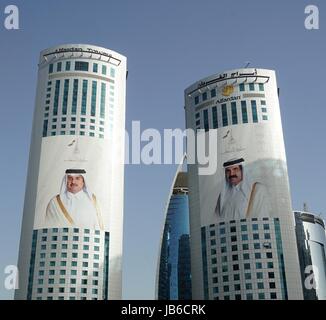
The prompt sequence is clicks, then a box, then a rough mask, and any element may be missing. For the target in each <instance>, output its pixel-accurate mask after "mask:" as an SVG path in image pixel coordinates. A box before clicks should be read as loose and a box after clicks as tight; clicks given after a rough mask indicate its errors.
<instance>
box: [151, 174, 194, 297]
mask: <svg viewBox="0 0 326 320" xmlns="http://www.w3.org/2000/svg"><path fill="white" fill-rule="evenodd" d="M155 290H156V299H158V300H191V298H192V294H191V268H190V239H189V206H188V182H187V173H186V172H182V171H180V168H179V170H178V172H177V174H176V177H175V179H174V181H173V184H172V189H171V192H170V195H169V201H168V207H167V210H166V214H165V224H164V230H163V235H162V238H161V246H160V254H159V260H158V270H157V276H156V288H155Z"/></svg>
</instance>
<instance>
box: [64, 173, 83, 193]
mask: <svg viewBox="0 0 326 320" xmlns="http://www.w3.org/2000/svg"><path fill="white" fill-rule="evenodd" d="M83 188H84V178H83V177H82V176H81V175H78V176H71V175H68V176H67V190H68V191H69V192H71V193H77V192H79V191H80V190H82V189H83Z"/></svg>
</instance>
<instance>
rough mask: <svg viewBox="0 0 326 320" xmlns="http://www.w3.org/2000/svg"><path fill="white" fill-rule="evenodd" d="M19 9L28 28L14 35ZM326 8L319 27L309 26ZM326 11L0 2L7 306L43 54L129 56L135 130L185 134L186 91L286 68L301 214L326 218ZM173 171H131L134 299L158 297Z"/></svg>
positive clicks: (216, 1) (182, 3)
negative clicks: (244, 73)
mask: <svg viewBox="0 0 326 320" xmlns="http://www.w3.org/2000/svg"><path fill="white" fill-rule="evenodd" d="M9 4H16V5H17V6H18V8H19V10H20V30H11V31H9V30H6V29H5V28H4V26H3V23H2V21H1V20H3V21H4V19H5V15H4V13H3V12H4V8H5V7H6V6H7V5H9ZM309 4H314V5H317V6H318V8H319V11H320V29H319V30H312V31H308V30H306V29H305V28H304V20H305V17H306V15H305V14H304V9H305V7H306V6H307V5H309ZM325 15H326V4H325V1H322V0H318V1H317V0H314V1H313V0H311V1H310V0H309V1H303V0H296V1H293V0H287V1H284V0H283V1H281V0H273V1H267V0H264V1H262V0H247V1H241V0H235V1H224V0H202V1H194V0H187V1H186V0H179V1H172V0H165V1H161V0H137V1H134V0H120V1H112V0H111V1H105V0H92V1H77V0H71V1H63V0H56V1H49V0H42V1H41V0H35V1H20V0H14V1H9V0H8V1H7V0H0V44H1V50H0V67H1V68H0V88H1V91H0V92H1V104H0V150H1V153H0V154H1V157H0V167H1V169H2V179H0V192H1V198H0V199H1V201H0V213H1V216H2V223H1V224H0V299H10V298H11V297H12V294H13V292H11V291H7V290H5V289H4V285H3V280H4V271H3V270H4V268H5V266H6V265H9V264H16V263H17V256H18V244H19V237H20V228H21V221H22V209H23V202H24V192H25V183H26V174H27V164H28V154H29V145H30V135H31V127H32V118H33V110H34V98H35V92H36V76H37V63H38V56H39V52H40V51H41V50H42V49H45V48H48V47H51V46H54V45H58V44H64V43H87V44H94V45H99V46H103V47H107V48H110V49H112V50H114V51H117V52H119V53H121V54H123V55H125V56H127V58H128V70H129V77H128V81H127V119H126V127H127V129H128V128H130V127H131V121H133V120H140V121H141V128H142V129H146V128H156V129H158V130H160V131H163V129H164V128H182V129H183V128H184V122H185V121H184V118H185V117H184V109H183V106H184V101H183V91H184V89H185V88H186V87H188V86H189V85H190V84H192V83H193V82H195V81H197V80H199V79H201V78H203V77H206V76H208V75H211V74H214V73H218V72H222V71H224V70H229V69H233V68H238V67H243V66H244V65H245V63H246V62H247V61H250V62H251V66H254V67H262V68H267V69H275V70H276V72H277V80H278V85H279V87H280V104H281V113H282V123H283V130H284V138H285V145H286V153H287V160H288V169H289V176H290V186H291V194H292V202H293V207H294V208H299V209H301V208H302V204H303V202H307V203H308V208H309V209H310V210H311V211H312V212H316V213H323V214H324V215H325V216H326V203H325V201H324V198H325V185H324V181H325V178H326V170H325V169H324V168H323V163H322V159H323V158H324V157H325V155H326V154H325V118H326V111H325V97H324V95H325V92H326V90H325V89H326V86H325V77H324V75H323V72H325V70H326V68H325V67H326V59H325V56H326V43H325V38H326V37H325V35H326V23H324V21H326V20H325V19H326V18H324V17H325ZM175 170H176V166H174V165H152V166H146V165H127V166H126V170H125V217H124V232H125V233H124V257H123V298H124V299H153V298H154V284H155V272H156V263H157V254H158V248H159V239H160V234H161V229H162V225H163V218H164V216H163V214H164V207H165V203H166V201H167V196H168V193H169V188H170V185H171V183H172V179H173V177H174V174H175Z"/></svg>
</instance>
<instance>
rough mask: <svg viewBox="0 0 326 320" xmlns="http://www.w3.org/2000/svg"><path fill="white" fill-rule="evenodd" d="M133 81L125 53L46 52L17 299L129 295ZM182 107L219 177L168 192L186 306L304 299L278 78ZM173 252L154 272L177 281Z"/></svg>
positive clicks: (207, 86)
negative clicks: (128, 108)
mask: <svg viewBox="0 0 326 320" xmlns="http://www.w3.org/2000/svg"><path fill="white" fill-rule="evenodd" d="M126 76H127V66H126V58H125V57H124V56H122V55H120V54H118V53H116V52H114V51H111V50H108V49H105V48H101V47H96V46H91V45H79V44H78V45H76V44H69V45H62V46H58V47H54V48H50V49H47V50H44V51H42V52H41V55H40V59H39V71H38V84H37V94H36V103H35V112H34V120H33V131H32V140H31V147H30V158H29V166H28V176H27V185H26V195H25V204H24V213H23V223H22V231H21V241H20V251H19V263H18V267H19V289H18V290H16V294H15V298H16V299H40V300H43V299H48V300H51V299H53V300H57V299H62V300H66V299H72V300H73V299H78V300H79V299H87V300H89V299H94V300H106V299H121V297H122V293H121V291H122V290H121V269H122V266H121V261H122V234H123V230H122V223H123V192H124V185H123V181H124V165H123V163H124V147H125V143H124V135H125V96H126ZM185 110H186V126H187V128H188V129H193V130H194V131H195V133H196V136H197V138H198V139H197V140H196V144H195V148H194V150H195V153H196V154H198V152H201V150H204V152H205V150H206V149H207V146H208V145H209V146H210V147H209V150H206V151H208V154H209V160H210V165H212V166H213V168H214V170H213V172H211V173H209V174H207V172H205V167H207V163H201V162H200V161H198V160H196V161H194V162H193V163H188V172H187V175H183V174H180V175H178V176H177V177H176V179H175V181H174V188H172V190H171V196H173V201H175V202H176V203H177V204H178V205H181V207H182V208H183V213H184V215H185V217H184V219H181V220H182V221H187V222H188V223H189V224H188V228H189V225H190V236H189V235H188V236H187V227H186V226H182V225H180V226H179V229H178V230H179V231H178V232H176V233H174V236H175V239H176V240H177V241H178V243H179V244H180V248H183V249H182V250H181V251H182V252H181V253H180V252H174V254H176V255H178V254H180V257H181V258H182V259H181V260H182V261H183V263H184V264H183V267H182V268H181V269H182V270H181V269H180V270H181V271H184V273H179V275H183V277H184V280H185V281H186V278H187V277H189V274H190V270H191V280H192V298H194V299H242V300H246V299H302V298H303V293H302V282H301V276H300V267H299V258H298V253H297V241H296V235H295V222H294V216H293V213H292V208H291V198H290V192H289V182H288V174H287V165H286V157H285V148H284V142H283V133H282V125H281V117H280V107H279V99H278V88H277V84H276V79H275V73H274V72H273V71H271V70H264V69H251V68H246V69H237V70H232V71H227V72H225V73H223V74H215V75H213V76H211V77H208V78H205V79H203V80H201V81H198V82H196V83H195V84H193V85H192V86H190V87H189V88H188V89H186V90H185ZM202 144H205V145H202ZM188 157H189V155H188ZM196 159H197V158H196ZM198 159H199V157H198ZM185 219H186V220H185ZM183 227H184V228H185V229H184V230H183ZM166 230H168V229H166ZM170 231H171V229H170ZM166 232H167V231H166ZM166 232H164V234H163V237H162V248H163V247H164V246H163V244H164V243H165V242H164V241H165V240H164V239H165V238H164V237H165V236H166V235H167V234H166ZM167 249H168V248H167V247H164V248H163V249H162V251H161V253H160V258H162V257H163V256H164V257H165V258H164V259H165V260H161V259H160V266H159V273H160V271H161V270H163V271H164V272H165V276H167V277H168V276H170V277H172V276H173V272H174V276H175V275H176V274H178V270H173V268H168V267H167V266H166V264H165V263H166V262H167V261H168V258H169V255H170V254H172V253H171V251H169V250H167ZM164 250H165V251H164ZM182 254H183V255H182ZM190 257H191V258H190ZM181 260H180V261H181ZM190 261H191V262H190ZM161 268H162V269H161ZM164 268H165V269H164ZM163 271H162V272H163ZM167 279H168V278H167ZM180 279H183V278H182V276H180ZM160 281H161V282H160ZM157 285H160V288H161V289H159V288H158V298H160V292H161V298H164V288H165V289H168V288H167V287H166V286H165V285H166V283H164V281H163V282H162V278H160V279H158V282H157ZM164 286H165V287H164ZM181 287H182V288H183V293H182V294H183V297H185V298H186V299H189V298H190V297H191V294H190V295H189V292H190V291H191V288H190V287H189V285H187V283H185V282H184V286H181ZM181 287H180V288H181ZM160 290H161V291H160ZM162 290H163V291H162ZM162 292H163V293H162ZM174 297H175V298H178V295H175V296H174Z"/></svg>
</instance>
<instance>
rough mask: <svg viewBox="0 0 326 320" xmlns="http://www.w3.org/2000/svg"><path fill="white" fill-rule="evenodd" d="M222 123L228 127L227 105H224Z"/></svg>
mask: <svg viewBox="0 0 326 320" xmlns="http://www.w3.org/2000/svg"><path fill="white" fill-rule="evenodd" d="M222 123H223V127H226V126H227V125H228V113H227V109H226V104H225V103H223V104H222Z"/></svg>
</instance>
